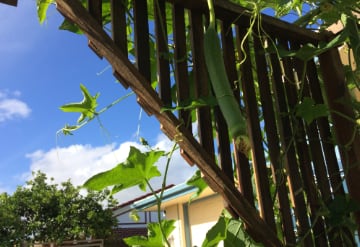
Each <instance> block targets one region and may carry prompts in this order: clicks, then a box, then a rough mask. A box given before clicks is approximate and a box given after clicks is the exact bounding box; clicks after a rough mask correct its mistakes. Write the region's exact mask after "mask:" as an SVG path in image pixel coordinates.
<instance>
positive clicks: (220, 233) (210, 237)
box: [201, 216, 229, 247]
mask: <svg viewBox="0 0 360 247" xmlns="http://www.w3.org/2000/svg"><path fill="white" fill-rule="evenodd" d="M228 223H229V218H226V217H224V216H220V217H219V219H218V221H217V222H216V224H215V225H214V226H213V227H212V228H211V229H210V230H209V231H208V232H207V233H206V237H205V240H204V242H203V243H202V245H201V247H215V246H217V245H218V244H219V243H220V241H222V240H224V239H225V238H226V231H227V227H228Z"/></svg>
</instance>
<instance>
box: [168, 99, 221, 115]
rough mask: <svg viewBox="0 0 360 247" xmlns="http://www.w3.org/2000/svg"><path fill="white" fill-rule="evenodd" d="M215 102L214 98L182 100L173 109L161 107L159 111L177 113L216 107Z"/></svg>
mask: <svg viewBox="0 0 360 247" xmlns="http://www.w3.org/2000/svg"><path fill="white" fill-rule="evenodd" d="M216 105H217V100H216V98H215V97H214V96H209V97H204V98H198V99H196V100H193V99H189V100H184V101H183V102H180V103H179V104H178V106H175V107H163V108H162V109H161V112H164V111H178V110H193V109H196V108H200V107H203V106H210V107H212V106H216Z"/></svg>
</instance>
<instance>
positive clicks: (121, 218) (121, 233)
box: [113, 184, 174, 239]
mask: <svg viewBox="0 0 360 247" xmlns="http://www.w3.org/2000/svg"><path fill="white" fill-rule="evenodd" d="M173 186H174V185H173V184H171V185H169V186H167V187H166V188H165V189H169V188H171V187H173ZM157 192H160V190H157V191H156V193H157ZM151 195H152V193H148V194H145V195H143V196H141V197H137V198H135V199H133V200H130V201H127V202H125V203H122V204H120V205H118V206H116V207H115V208H113V215H114V217H116V219H117V221H118V226H117V228H116V229H115V230H114V233H115V235H116V237H117V238H119V239H123V238H126V237H131V236H138V235H141V236H147V224H148V223H151V222H157V221H158V217H157V211H139V212H136V214H137V215H138V217H139V218H138V220H137V221H134V220H133V219H132V218H131V217H130V215H131V213H133V212H135V210H136V208H134V206H133V204H134V203H136V202H137V201H141V200H142V199H144V198H147V197H149V196H151Z"/></svg>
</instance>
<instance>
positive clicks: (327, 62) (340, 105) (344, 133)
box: [319, 48, 360, 231]
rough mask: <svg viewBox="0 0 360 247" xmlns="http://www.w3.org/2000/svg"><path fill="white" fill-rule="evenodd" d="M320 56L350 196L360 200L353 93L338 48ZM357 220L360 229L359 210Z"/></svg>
mask: <svg viewBox="0 0 360 247" xmlns="http://www.w3.org/2000/svg"><path fill="white" fill-rule="evenodd" d="M319 59H320V68H321V71H322V75H323V79H324V86H325V91H326V95H327V100H328V104H329V108H330V110H331V118H332V121H333V124H334V132H335V137H336V140H337V143H338V145H339V150H340V156H341V160H342V165H343V169H344V172H345V178H346V184H347V187H348V190H349V193H350V197H351V198H352V199H353V200H355V201H356V202H357V203H360V190H359V188H360V136H359V133H358V131H357V129H356V128H357V126H356V123H355V122H354V121H350V120H349V119H355V116H354V111H353V109H352V108H351V107H350V106H349V105H348V104H346V102H350V94H349V91H348V89H347V87H346V84H345V75H344V71H343V65H342V64H341V60H340V56H339V53H338V51H337V49H336V48H333V49H331V50H329V51H327V52H325V53H323V54H322V55H321V56H319ZM338 113H340V114H341V115H340V114H338ZM342 115H343V116H342ZM344 116H346V118H345V117H344ZM356 221H357V224H358V231H360V212H357V213H356Z"/></svg>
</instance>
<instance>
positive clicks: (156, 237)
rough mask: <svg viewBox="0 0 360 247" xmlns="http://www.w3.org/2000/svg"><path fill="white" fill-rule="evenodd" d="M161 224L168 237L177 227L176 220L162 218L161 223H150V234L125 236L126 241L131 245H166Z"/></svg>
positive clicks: (147, 246)
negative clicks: (145, 235)
mask: <svg viewBox="0 0 360 247" xmlns="http://www.w3.org/2000/svg"><path fill="white" fill-rule="evenodd" d="M160 224H161V226H162V228H163V230H164V233H165V237H166V238H168V237H169V235H170V233H171V232H172V231H173V230H174V229H175V226H174V224H175V220H162V221H161V222H160V223H149V224H148V236H147V237H144V236H132V237H128V238H124V239H123V240H124V242H125V243H126V244H127V245H129V246H141V247H160V246H164V241H163V236H162V233H161V229H160Z"/></svg>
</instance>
